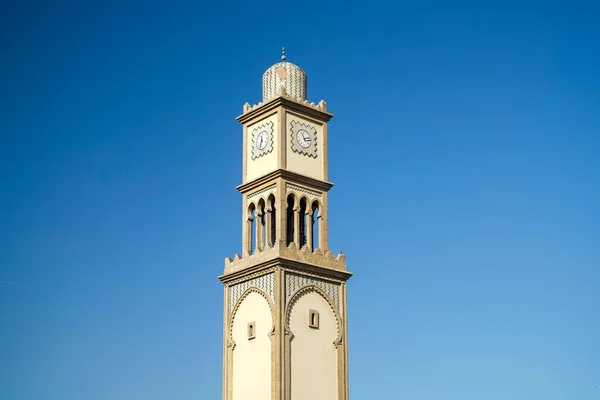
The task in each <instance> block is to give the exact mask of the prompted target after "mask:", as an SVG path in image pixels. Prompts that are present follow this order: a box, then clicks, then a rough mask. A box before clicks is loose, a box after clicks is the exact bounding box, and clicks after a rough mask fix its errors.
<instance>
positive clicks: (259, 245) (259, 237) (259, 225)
mask: <svg viewBox="0 0 600 400" xmlns="http://www.w3.org/2000/svg"><path fill="white" fill-rule="evenodd" d="M263 243H264V242H263V213H262V211H258V210H256V251H261V250H262V249H263Z"/></svg>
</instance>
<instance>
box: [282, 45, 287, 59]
mask: <svg viewBox="0 0 600 400" xmlns="http://www.w3.org/2000/svg"><path fill="white" fill-rule="evenodd" d="M286 58H287V57H286V56H285V47H282V48H281V61H285V59H286Z"/></svg>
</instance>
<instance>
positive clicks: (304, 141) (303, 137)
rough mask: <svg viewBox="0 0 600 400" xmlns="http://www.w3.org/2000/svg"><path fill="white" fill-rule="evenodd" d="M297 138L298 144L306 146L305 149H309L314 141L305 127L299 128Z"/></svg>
mask: <svg viewBox="0 0 600 400" xmlns="http://www.w3.org/2000/svg"><path fill="white" fill-rule="evenodd" d="M296 140H297V141H298V144H299V145H300V146H302V147H304V148H305V149H307V148H308V147H309V146H310V144H311V143H312V138H311V137H310V134H309V133H308V132H307V131H305V130H304V129H300V130H298V133H296Z"/></svg>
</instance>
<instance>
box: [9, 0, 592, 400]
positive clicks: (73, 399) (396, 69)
mask: <svg viewBox="0 0 600 400" xmlns="http://www.w3.org/2000/svg"><path fill="white" fill-rule="evenodd" d="M415 3H416V2H389V3H386V2H378V1H370V2H364V3H353V2H339V3H334V2H312V3H311V2H303V3H301V2H283V3H281V2H279V3H266V2H265V3H261V2H239V3H234V2H228V3H220V2H214V3H207V2H201V1H197V2H183V3H180V2H155V1H146V2H144V3H138V2H132V1H127V0H124V1H121V2H91V1H61V2H54V4H52V3H51V2H31V1H19V2H12V4H8V6H6V5H5V7H4V10H3V12H2V13H1V14H0V32H1V35H0V38H1V39H0V46H1V47H0V51H1V62H0V93H1V96H0V108H1V109H2V112H1V113H0V182H1V184H2V186H1V187H2V189H1V195H0V221H2V223H1V224H0V281H1V282H0V397H2V398H3V399H10V400H40V399H44V400H55V399H56V400H59V399H60V400H81V399H86V400H106V399H113V400H119V399H128V400H130V399H144V400H154V399H157V400H159V399H218V398H220V395H221V363H222V360H221V356H222V341H221V336H222V293H223V292H222V285H221V283H220V282H219V281H218V280H217V279H216V277H217V276H218V275H220V274H221V273H222V269H223V259H224V258H225V257H227V256H233V255H234V254H235V253H236V252H240V250H241V249H240V239H241V232H240V229H241V224H240V214H239V212H240V201H241V197H240V195H239V193H237V192H236V190H235V186H236V185H238V184H239V183H240V182H241V133H242V131H241V127H240V126H239V124H238V123H237V122H236V121H235V117H236V116H238V115H239V114H241V111H242V105H243V104H244V103H245V102H246V101H248V102H250V103H257V102H258V101H259V100H260V96H261V76H262V73H263V72H264V70H265V69H266V68H268V67H269V66H270V65H271V64H273V63H275V62H277V61H278V58H279V52H280V48H281V46H282V45H285V46H286V48H287V50H288V52H287V54H288V60H289V61H292V62H294V63H297V64H298V65H300V66H301V67H302V68H303V69H304V70H305V71H306V72H307V73H308V77H309V90H308V97H309V99H310V100H311V101H315V102H317V101H319V100H320V99H321V98H324V99H325V100H326V101H327V102H328V109H329V110H330V111H331V112H332V113H334V114H335V117H334V119H333V120H332V122H331V124H330V128H329V132H330V138H329V144H330V147H329V151H330V179H331V181H333V182H334V183H335V186H334V188H333V189H332V191H331V192H330V225H329V228H330V233H329V236H330V247H331V249H332V250H334V252H337V250H339V249H342V250H343V251H344V253H346V254H347V257H348V258H347V260H348V267H349V269H350V270H351V271H352V272H354V273H355V275H354V277H353V278H352V279H351V280H350V282H349V325H350V326H349V330H350V332H349V333H350V337H349V344H350V392H351V397H352V399H354V400H359V399H412V400H420V399H436V400H446V399H448V400H453V399H457V400H458V399H460V400H471V399H473V400H475V399H477V400H480V399H486V400H506V399H511V400H519V399H524V400H525V399H544V400H555V399H556V400H559V399H561V400H562V399H570V400H571V399H572V400H575V399H577V400H579V399H581V400H587V399H598V398H599V397H600V339H599V338H600V268H599V266H600V210H599V206H598V204H600V184H599V183H600V161H598V153H599V152H600V112H599V110H600V28H599V27H598V23H597V21H598V19H599V18H600V9H599V7H598V6H597V5H594V4H593V2H591V1H590V2H577V1H575V2H566V1H565V2H562V3H559V2H546V3H547V4H545V5H543V6H542V5H541V3H542V2H531V1H519V2H516V1H501V2H500V1H497V2H496V1H495V2H440V1H429V2H417V3H418V4H415ZM595 386H598V387H597V388H595Z"/></svg>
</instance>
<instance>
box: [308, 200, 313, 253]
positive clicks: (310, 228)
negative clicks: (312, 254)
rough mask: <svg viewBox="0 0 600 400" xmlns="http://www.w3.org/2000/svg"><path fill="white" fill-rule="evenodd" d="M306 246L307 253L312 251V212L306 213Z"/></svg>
mask: <svg viewBox="0 0 600 400" xmlns="http://www.w3.org/2000/svg"><path fill="white" fill-rule="evenodd" d="M306 219H307V223H306V245H307V246H308V250H309V251H313V250H314V244H313V212H312V210H309V211H307V212H306Z"/></svg>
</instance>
